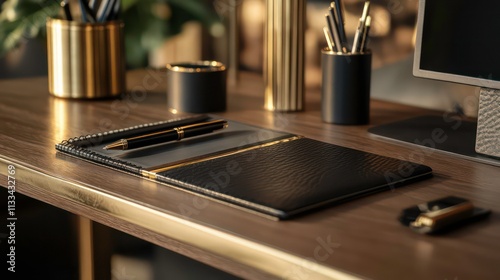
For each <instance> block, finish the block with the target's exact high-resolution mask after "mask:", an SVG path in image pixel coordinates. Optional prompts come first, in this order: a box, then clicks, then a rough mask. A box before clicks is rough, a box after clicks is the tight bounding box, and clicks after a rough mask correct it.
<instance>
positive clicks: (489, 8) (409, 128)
mask: <svg viewBox="0 0 500 280" xmlns="http://www.w3.org/2000/svg"><path fill="white" fill-rule="evenodd" d="M499 15H500V1H494V0H475V1H470V0H420V1H419V9H418V17H417V34H416V35H417V36H416V45H415V55H414V63H413V74H414V76H416V77H421V78H429V79H435V80H441V81H446V82H454V83H461V84H466V85H472V86H478V87H482V88H492V89H500V49H499V46H500V36H499V35H498V33H499V32H500V19H499ZM443 83H444V82H443ZM450 116H451V115H450V114H448V113H444V114H443V115H442V116H425V117H419V118H413V119H410V120H404V121H400V122H396V123H392V124H386V125H381V126H377V127H373V128H370V130H369V131H370V132H371V133H373V134H375V135H379V136H382V137H385V138H390V139H395V140H399V141H403V142H407V143H412V144H416V145H420V146H427V147H428V148H432V149H434V150H441V151H444V152H448V153H452V154H454V155H458V156H462V157H466V158H468V159H472V160H476V161H481V162H485V163H491V164H494V165H500V160H498V159H497V158H491V157H489V156H485V155H484V154H478V153H477V152H476V150H475V147H476V130H477V123H476V122H473V121H472V122H470V121H464V120H455V119H453V118H452V117H450ZM436 131H438V132H439V133H440V134H443V135H445V136H446V137H445V139H446V140H445V141H433V136H432V135H433V133H435V132H436Z"/></svg>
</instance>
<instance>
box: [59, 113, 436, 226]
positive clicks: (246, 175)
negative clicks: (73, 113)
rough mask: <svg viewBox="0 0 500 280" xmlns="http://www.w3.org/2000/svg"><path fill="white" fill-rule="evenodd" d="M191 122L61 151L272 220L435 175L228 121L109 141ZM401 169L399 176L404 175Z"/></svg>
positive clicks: (117, 134)
mask: <svg viewBox="0 0 500 280" xmlns="http://www.w3.org/2000/svg"><path fill="white" fill-rule="evenodd" d="M212 118H213V117H211V116H207V115H198V116H192V117H191V116H190V117H186V118H179V119H173V120H167V121H162V122H156V123H148V124H143V125H139V126H134V127H129V128H124V129H120V130H114V131H109V132H105V133H98V134H93V135H83V136H80V137H75V138H72V139H68V140H65V141H62V142H61V143H59V144H57V145H56V149H57V150H58V151H59V152H62V153H65V154H68V155H71V156H74V157H78V158H81V159H84V160H88V161H91V162H93V163H96V164H100V165H103V166H106V167H109V168H113V169H116V170H118V171H123V172H127V173H131V174H134V175H139V176H143V177H146V178H149V179H152V180H155V181H157V182H159V183H161V184H164V185H165V187H176V188H179V189H182V190H185V191H188V192H192V193H195V194H197V195H202V196H206V197H209V198H212V199H214V200H217V201H220V202H221V203H224V204H227V205H231V206H234V207H236V208H239V209H242V210H246V211H251V212H253V213H256V214H259V215H264V216H267V217H272V218H277V219H287V218H291V217H293V216H295V215H297V214H301V213H305V212H308V211H312V210H314V209H319V208H321V207H323V206H325V205H332V204H336V203H340V202H345V201H347V200H350V199H354V198H357V197H360V196H363V195H367V194H370V193H374V192H378V191H384V190H390V189H391V188H394V187H399V186H401V185H404V184H407V183H410V182H412V181H415V180H419V179H424V178H428V177H430V176H431V175H432V170H431V168H429V167H427V166H425V165H421V164H416V163H411V162H407V161H402V160H398V159H394V158H389V157H384V156H380V155H375V154H371V153H366V152H362V151H359V150H354V149H350V148H345V147H341V146H337V145H333V144H328V143H324V142H320V141H316V140H313V139H309V138H306V137H302V136H300V135H295V134H290V133H286V132H281V131H274V130H270V129H265V128H260V127H255V126H251V125H247V124H243V123H239V122H235V121H230V120H228V124H229V125H228V128H226V129H223V130H220V131H217V132H214V133H210V134H207V135H200V136H196V137H193V138H188V139H183V140H182V141H175V142H168V143H163V144H157V145H154V146H148V147H143V148H138V149H133V150H123V151H122V150H119V151H116V150H104V149H103V147H104V146H105V145H107V144H110V143H112V142H114V141H117V140H120V139H123V138H130V137H134V136H138V135H143V134H146V133H151V132H155V131H160V130H167V129H173V128H175V127H179V126H183V125H186V124H190V123H193V122H200V121H206V120H209V119H212ZM401 170H404V172H401Z"/></svg>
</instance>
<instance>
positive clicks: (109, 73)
mask: <svg viewBox="0 0 500 280" xmlns="http://www.w3.org/2000/svg"><path fill="white" fill-rule="evenodd" d="M123 26H124V24H123V22H121V21H109V22H105V23H81V22H76V21H67V20H62V19H49V20H48V21H47V56H48V76H49V77H48V78H49V92H50V94H52V95H54V96H57V97H63V98H83V99H95V98H107V97H114V96H118V95H120V94H121V93H123V92H125V88H126V83H125V44H124V35H123Z"/></svg>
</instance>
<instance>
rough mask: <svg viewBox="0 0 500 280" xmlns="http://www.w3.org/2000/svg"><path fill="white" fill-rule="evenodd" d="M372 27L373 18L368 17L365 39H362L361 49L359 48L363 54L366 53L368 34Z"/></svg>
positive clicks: (364, 33)
mask: <svg viewBox="0 0 500 280" xmlns="http://www.w3.org/2000/svg"><path fill="white" fill-rule="evenodd" d="M371 25H372V17H371V16H367V17H366V23H365V30H364V32H363V38H362V39H361V47H360V48H359V50H360V51H361V52H365V51H366V45H367V40H368V34H369V33H370V27H371Z"/></svg>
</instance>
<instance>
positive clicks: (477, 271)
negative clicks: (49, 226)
mask: <svg viewBox="0 0 500 280" xmlns="http://www.w3.org/2000/svg"><path fill="white" fill-rule="evenodd" d="M165 78H166V77H165V75H164V74H163V73H160V72H155V71H152V70H150V71H134V72H131V73H129V77H128V82H127V83H128V88H129V89H131V92H130V94H128V95H127V96H125V97H124V98H122V99H116V100H101V101H84V100H64V99H58V98H53V97H50V96H49V95H48V93H47V80H46V78H32V79H19V80H3V81H0V123H1V126H0V131H1V133H0V177H1V181H0V184H1V185H3V186H5V185H6V184H7V183H6V182H7V179H6V175H7V166H8V165H14V166H15V167H16V180H17V189H16V191H17V192H19V193H23V194H26V195H28V196H30V197H33V198H35V199H38V200H41V201H44V202H47V203H49V204H52V205H55V206H56V207H59V208H62V209H65V210H67V211H70V212H72V213H75V214H78V215H82V216H85V217H88V218H90V219H92V220H94V221H97V222H99V223H102V224H104V225H107V226H110V227H113V228H116V229H118V230H121V231H124V232H126V233H129V234H132V235H134V236H137V237H139V238H141V239H144V240H147V241H150V242H152V243H154V244H157V245H159V246H162V247H165V248H167V249H170V250H173V251H175V252H178V253H180V254H183V255H186V256H189V257H191V258H193V259H196V260H198V261H200V262H204V263H206V264H208V265H211V266H213V267H216V268H219V269H221V270H224V271H227V272H230V273H233V274H235V275H238V276H241V277H244V278H259V279H261V278H276V277H278V278H281V277H287V278H292V279H321V278H339V279H350V278H356V277H359V278H371V279H496V278H498V276H499V275H500V266H499V265H498V264H500V253H499V252H500V238H499V236H500V218H499V216H498V213H499V212H500V185H499V182H500V179H499V172H498V171H499V170H500V169H499V168H498V167H494V166H490V165H486V164H482V163H476V162H471V161H468V160H465V159H461V158H456V157H454V156H452V155H448V154H444V153H441V152H439V151H432V150H422V149H421V148H415V147H413V146H408V145H404V144H398V143H392V142H385V141H382V140H379V139H377V138H375V137H373V136H371V135H370V134H369V133H368V132H367V129H368V128H369V127H370V126H374V125H380V124H384V123H388V122H391V121H395V120H401V119H405V118H408V117H412V116H418V115H423V114H427V113H434V114H436V113H437V114H439V112H430V111H426V110H423V109H418V108H413V107H408V106H402V105H396V104H391V103H386V102H380V101H372V113H371V124H370V125H367V126H336V125H330V124H326V123H323V122H321V120H320V103H319V102H320V94H319V90H310V91H309V92H308V93H307V102H306V104H307V107H306V111H305V112H299V113H288V114H283V113H272V112H268V111H265V110H264V109H263V84H262V80H261V79H260V77H259V76H258V75H255V74H249V73H242V74H241V76H240V82H239V84H238V86H231V87H230V88H229V96H228V111H227V112H225V113H222V114H220V115H222V116H224V117H226V118H228V119H232V120H236V121H241V122H245V123H249V124H254V125H259V126H262V127H266V128H272V129H278V130H282V131H287V132H291V133H296V134H300V135H304V136H306V137H309V138H313V139H316V140H320V141H325V142H329V143H333V144H337V145H341V146H346V147H351V148H355V149H359V150H363V151H366V152H371V153H375V154H380V155H385V156H390V157H395V158H401V159H406V160H412V159H414V160H415V159H416V158H415V156H416V157H417V158H418V161H419V162H421V163H423V164H425V165H428V166H430V167H432V168H433V170H434V175H435V176H434V177H433V178H431V179H429V180H425V181H421V182H417V183H414V184H411V185H409V186H405V187H403V188H399V189H394V190H388V191H386V192H382V193H378V194H374V195H371V196H368V197H364V198H361V199H357V200H355V201H352V202H348V203H345V204H341V205H337V206H332V207H326V208H325V209H322V210H320V211H315V212H312V213H309V214H307V215H302V216H300V217H297V218H295V219H293V220H290V221H281V222H278V221H273V220H268V219H266V218H263V217H260V216H257V215H254V214H252V213H247V212H244V211H242V210H239V209H235V208H232V207H230V206H227V205H224V204H220V203H218V202H215V201H212V200H209V199H205V198H202V197H199V196H195V195H193V194H191V193H189V192H186V191H183V190H179V189H176V188H173V187H169V186H165V185H160V184H157V183H155V182H153V181H150V180H147V179H143V178H139V177H135V176H132V175H128V174H124V173H121V172H117V171H115V170H111V169H108V168H105V167H101V166H97V165H94V164H92V163H89V162H85V161H82V160H79V159H76V158H72V157H69V156H65V155H62V154H59V153H56V150H55V148H54V145H55V144H56V143H58V142H60V141H61V140H64V139H67V138H70V137H74V136H79V135H83V134H89V133H96V132H102V131H107V130H110V129H117V128H121V127H128V126H132V125H137V124H141V123H146V122H152V121H158V120H164V119H168V118H171V117H173V116H172V115H171V113H169V112H168V110H167V108H166V95H165V94H164V89H165V88H166V87H165V80H166V79H165ZM447 195H456V196H461V197H465V198H468V199H471V200H472V201H473V202H474V203H476V204H477V205H479V206H481V207H486V208H490V209H492V211H493V214H492V216H491V217H489V219H487V220H484V221H481V222H478V223H476V224H474V225H473V226H469V227H464V228H461V229H459V230H457V231H453V232H450V233H448V234H446V235H441V236H425V235H418V234H415V233H413V232H411V231H410V230H409V229H408V228H405V227H403V226H402V225H400V224H399V222H398V221H397V216H398V214H399V213H400V211H401V210H402V209H403V208H405V207H408V206H411V205H414V204H417V203H421V202H424V201H427V200H432V199H436V198H439V197H442V196H447ZM18 207H22V206H21V205H19V206H18Z"/></svg>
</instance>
